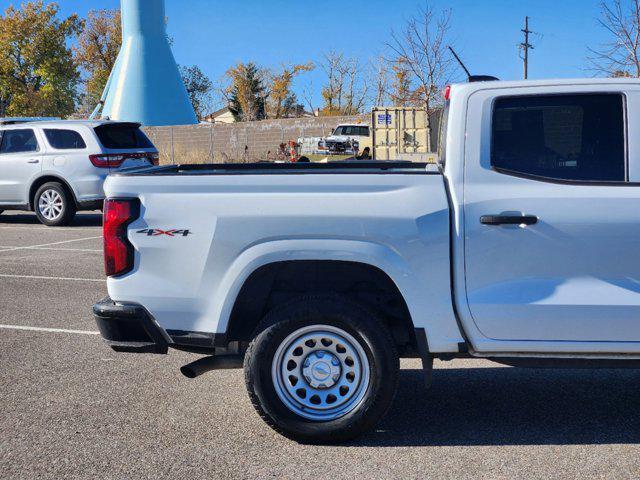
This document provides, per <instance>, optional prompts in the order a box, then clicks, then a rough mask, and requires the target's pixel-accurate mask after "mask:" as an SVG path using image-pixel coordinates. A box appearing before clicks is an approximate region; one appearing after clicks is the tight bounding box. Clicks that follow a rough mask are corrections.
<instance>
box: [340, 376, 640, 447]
mask: <svg viewBox="0 0 640 480" xmlns="http://www.w3.org/2000/svg"><path fill="white" fill-rule="evenodd" d="M422 378H423V377H422V373H421V371H420V370H402V371H401V373H400V383H399V387H398V394H397V396H396V399H395V401H394V404H393V406H392V408H391V410H390V411H389V413H388V415H387V416H386V418H385V419H384V420H383V421H382V422H381V423H380V425H379V426H378V428H377V430H376V431H375V432H373V433H371V434H368V435H366V436H364V437H362V438H360V439H358V440H356V441H355V442H353V443H351V444H350V446H367V447H398V446H465V445H468V446H472V445H473V446H477V445H567V444H569V445H582V444H619V443H638V442H640V371H637V370H534V369H531V370H530V369H519V368H465V369H456V368H452V369H438V370H435V371H434V379H433V386H432V387H431V389H430V390H429V391H425V389H424V386H423V383H422V382H423V380H422Z"/></svg>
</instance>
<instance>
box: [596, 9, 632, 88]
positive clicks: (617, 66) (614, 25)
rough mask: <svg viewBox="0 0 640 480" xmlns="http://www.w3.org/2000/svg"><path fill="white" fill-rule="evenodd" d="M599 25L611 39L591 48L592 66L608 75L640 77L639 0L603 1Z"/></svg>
mask: <svg viewBox="0 0 640 480" xmlns="http://www.w3.org/2000/svg"><path fill="white" fill-rule="evenodd" d="M598 22H599V23H600V26H601V27H602V28H603V29H604V30H605V31H606V32H607V34H608V35H609V37H610V40H609V41H608V42H607V43H605V44H604V45H601V46H600V47H599V48H592V49H589V50H590V51H591V57H590V58H589V60H590V62H591V67H592V69H593V70H594V71H596V72H598V73H600V74H604V75H607V76H609V77H640V0H624V1H622V0H613V1H602V2H600V18H599V20H598Z"/></svg>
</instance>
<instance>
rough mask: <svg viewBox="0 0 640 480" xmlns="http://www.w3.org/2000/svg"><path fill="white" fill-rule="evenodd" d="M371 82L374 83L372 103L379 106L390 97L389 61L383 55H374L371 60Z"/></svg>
mask: <svg viewBox="0 0 640 480" xmlns="http://www.w3.org/2000/svg"><path fill="white" fill-rule="evenodd" d="M370 71H371V75H372V76H373V81H372V84H373V85H374V97H373V105H374V106H377V107H381V106H383V105H385V104H386V103H387V99H388V98H389V97H390V83H391V72H390V71H389V63H388V62H387V60H386V58H384V57H383V56H377V57H375V58H374V59H373V60H372V62H371V70H370Z"/></svg>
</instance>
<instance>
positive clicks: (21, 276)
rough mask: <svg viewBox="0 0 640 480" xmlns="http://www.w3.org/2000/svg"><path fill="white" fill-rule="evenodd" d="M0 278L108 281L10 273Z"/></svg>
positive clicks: (1, 274)
mask: <svg viewBox="0 0 640 480" xmlns="http://www.w3.org/2000/svg"><path fill="white" fill-rule="evenodd" d="M0 278H27V279H31V280H68V281H71V282H100V283H105V282H106V279H104V278H102V279H97V278H75V277H45V276H42V275H10V274H8V273H0Z"/></svg>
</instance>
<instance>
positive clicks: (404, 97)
mask: <svg viewBox="0 0 640 480" xmlns="http://www.w3.org/2000/svg"><path fill="white" fill-rule="evenodd" d="M391 70H392V71H393V81H392V83H391V92H390V94H389V96H390V97H391V101H392V102H393V104H394V105H397V106H399V107H409V106H411V105H414V104H415V101H416V98H415V95H414V92H413V91H412V89H411V72H410V71H409V67H408V66H407V65H406V62H405V61H403V60H402V59H397V60H396V61H395V62H394V64H393V66H392V67H391Z"/></svg>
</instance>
